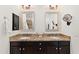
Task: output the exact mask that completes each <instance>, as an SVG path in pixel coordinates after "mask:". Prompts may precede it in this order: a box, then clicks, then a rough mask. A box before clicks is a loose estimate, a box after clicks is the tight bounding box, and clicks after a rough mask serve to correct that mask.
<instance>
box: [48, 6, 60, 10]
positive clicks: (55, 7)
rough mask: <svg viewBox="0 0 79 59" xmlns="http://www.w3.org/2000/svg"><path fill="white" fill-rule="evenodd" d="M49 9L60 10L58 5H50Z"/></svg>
mask: <svg viewBox="0 0 79 59" xmlns="http://www.w3.org/2000/svg"><path fill="white" fill-rule="evenodd" d="M49 8H50V9H52V10H56V9H57V8H58V5H49Z"/></svg>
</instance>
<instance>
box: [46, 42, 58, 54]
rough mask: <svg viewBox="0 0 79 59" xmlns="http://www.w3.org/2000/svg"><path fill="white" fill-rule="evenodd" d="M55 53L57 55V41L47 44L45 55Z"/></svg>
mask: <svg viewBox="0 0 79 59" xmlns="http://www.w3.org/2000/svg"><path fill="white" fill-rule="evenodd" d="M57 53H58V41H52V42H48V44H47V54H57Z"/></svg>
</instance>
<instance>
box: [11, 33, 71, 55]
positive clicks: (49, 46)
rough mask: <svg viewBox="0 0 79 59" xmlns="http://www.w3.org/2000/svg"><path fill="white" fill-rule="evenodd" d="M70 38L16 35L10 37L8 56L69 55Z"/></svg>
mask: <svg viewBox="0 0 79 59" xmlns="http://www.w3.org/2000/svg"><path fill="white" fill-rule="evenodd" d="M70 39H71V37H70V36H67V35H64V34H18V35H15V36H12V37H10V54H70Z"/></svg>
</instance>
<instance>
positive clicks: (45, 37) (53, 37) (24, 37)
mask: <svg viewBox="0 0 79 59" xmlns="http://www.w3.org/2000/svg"><path fill="white" fill-rule="evenodd" d="M70 39H71V37H70V36H68V35H64V34H60V33H59V34H17V35H14V36H11V37H10V41H70Z"/></svg>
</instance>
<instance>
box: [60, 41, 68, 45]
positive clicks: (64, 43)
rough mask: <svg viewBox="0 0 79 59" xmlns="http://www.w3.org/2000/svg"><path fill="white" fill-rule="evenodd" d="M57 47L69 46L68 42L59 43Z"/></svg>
mask: <svg viewBox="0 0 79 59" xmlns="http://www.w3.org/2000/svg"><path fill="white" fill-rule="evenodd" d="M59 46H70V41H59Z"/></svg>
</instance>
